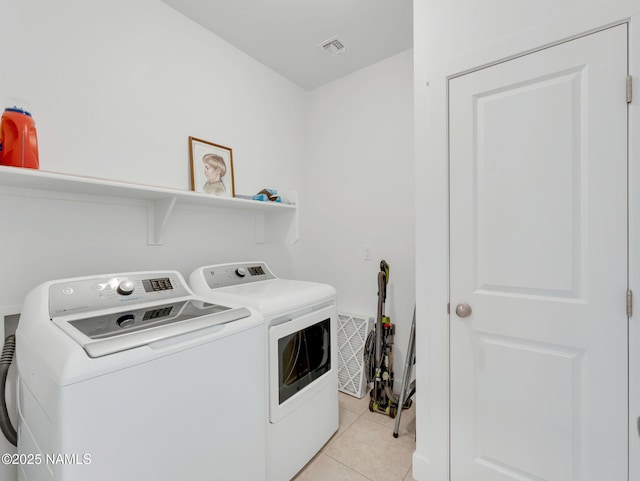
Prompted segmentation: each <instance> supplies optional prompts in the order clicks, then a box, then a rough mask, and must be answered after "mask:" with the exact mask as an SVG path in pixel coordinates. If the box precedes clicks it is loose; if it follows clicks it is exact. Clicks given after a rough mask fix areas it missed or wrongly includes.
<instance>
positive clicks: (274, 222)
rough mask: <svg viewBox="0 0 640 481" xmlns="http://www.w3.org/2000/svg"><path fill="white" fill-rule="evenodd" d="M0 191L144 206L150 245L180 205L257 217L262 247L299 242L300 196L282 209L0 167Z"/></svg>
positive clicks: (159, 238)
mask: <svg viewBox="0 0 640 481" xmlns="http://www.w3.org/2000/svg"><path fill="white" fill-rule="evenodd" d="M0 188H1V189H2V191H3V192H5V193H10V194H12V195H15V196H26V197H39V198H44V199H70V200H78V201H82V200H84V201H89V202H103V203H113V204H131V205H143V206H145V207H146V208H147V235H148V240H147V242H148V244H149V245H160V244H162V235H163V232H164V229H165V226H166V225H167V222H168V220H169V218H170V217H171V215H172V214H173V213H174V209H175V207H176V206H180V207H184V208H190V209H198V210H201V209H205V210H208V211H211V212H214V213H215V212H224V213H226V214H229V213H237V214H238V215H253V216H254V218H255V227H256V228H255V232H256V239H255V241H256V243H257V244H262V243H265V242H268V241H283V242H286V243H290V244H291V243H294V242H296V241H297V240H298V209H297V193H296V192H290V193H287V198H289V199H290V200H291V202H293V204H281V203H273V202H259V201H254V200H247V199H239V198H229V197H216V196H209V195H204V194H200V193H196V192H192V191H182V190H176V189H168V188H164V187H155V186H148V185H141V184H129V183H124V182H115V181H110V180H105V179H99V178H94V177H80V176H74V175H67V174H58V173H55V172H46V171H41V170H30V169H21V168H16V167H4V166H0Z"/></svg>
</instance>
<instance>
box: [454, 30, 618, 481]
mask: <svg viewBox="0 0 640 481" xmlns="http://www.w3.org/2000/svg"><path fill="white" fill-rule="evenodd" d="M626 74H627V30H626V26H625V25H623V26H617V27H613V28H610V29H608V30H605V31H603V32H599V33H596V34H592V35H589V36H585V37H582V38H580V39H577V40H573V41H571V42H567V43H564V44H561V45H558V46H555V47H552V48H548V49H545V50H542V51H539V52H535V53H532V54H529V55H527V56H524V57H520V58H517V59H514V60H511V61H508V62H505V63H502V64H498V65H496V66H493V67H489V68H486V69H483V70H479V71H476V72H473V73H470V74H467V75H464V76H461V77H458V78H455V79H452V80H450V84H449V95H450V248H451V251H450V255H451V261H450V262H451V265H450V269H451V278H450V283H451V285H450V296H451V305H452V315H451V318H450V330H451V338H450V342H451V351H450V356H451V373H450V374H451V393H450V394H451V398H450V399H451V420H450V422H451V479H452V480H454V481H457V480H460V481H462V480H465V481H467V480H468V481H485V480H486V481H511V480H519V481H523V480H536V481H541V480H548V481H569V480H574V481H576V480H590V481H601V480H603V479H606V480H607V481H617V480H620V481H622V480H623V479H624V480H626V479H627V464H628V463H627V461H628V460H627V359H628V356H627V316H626V310H625V292H626V289H627V138H626V132H627V104H626V98H625V90H624V80H625V77H626ZM460 303H468V304H469V305H470V306H471V307H472V313H471V315H470V316H469V317H465V318H461V317H458V316H457V315H456V314H455V313H454V309H455V306H456V305H457V304H460Z"/></svg>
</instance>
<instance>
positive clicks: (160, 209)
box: [147, 197, 176, 246]
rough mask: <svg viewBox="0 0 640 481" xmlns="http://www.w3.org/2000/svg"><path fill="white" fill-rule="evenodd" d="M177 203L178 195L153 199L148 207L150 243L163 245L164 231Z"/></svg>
mask: <svg viewBox="0 0 640 481" xmlns="http://www.w3.org/2000/svg"><path fill="white" fill-rule="evenodd" d="M175 204H176V197H165V198H162V199H157V200H154V201H152V202H151V203H150V204H149V206H148V207H147V223H148V226H147V232H148V236H149V238H148V241H147V242H148V244H149V245H151V246H154V245H155V246H157V245H162V242H161V240H162V233H163V232H164V228H165V226H166V224H167V221H168V220H169V216H170V215H171V211H173V207H174V205H175Z"/></svg>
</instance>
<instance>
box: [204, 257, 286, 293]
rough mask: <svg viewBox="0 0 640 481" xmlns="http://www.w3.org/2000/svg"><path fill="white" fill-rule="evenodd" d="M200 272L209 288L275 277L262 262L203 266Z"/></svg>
mask: <svg viewBox="0 0 640 481" xmlns="http://www.w3.org/2000/svg"><path fill="white" fill-rule="evenodd" d="M202 273H203V275H204V278H205V281H206V282H207V285H208V286H209V288H211V289H218V288H220V287H227V286H237V285H240V284H249V283H251V282H259V281H266V280H268V279H276V276H274V275H273V272H271V271H270V270H269V268H268V267H267V264H265V263H264V262H239V263H237V264H223V265H218V266H211V267H205V268H204V269H203V270H202Z"/></svg>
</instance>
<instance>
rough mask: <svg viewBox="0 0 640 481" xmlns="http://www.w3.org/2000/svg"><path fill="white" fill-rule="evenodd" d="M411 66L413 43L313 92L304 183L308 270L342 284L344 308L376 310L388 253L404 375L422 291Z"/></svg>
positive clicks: (398, 363) (397, 352) (397, 353)
mask: <svg viewBox="0 0 640 481" xmlns="http://www.w3.org/2000/svg"><path fill="white" fill-rule="evenodd" d="M412 75H413V59H412V51H411V50H407V51H405V52H402V53H399V54H397V55H394V56H392V57H390V58H388V59H386V60H383V61H381V62H378V63H376V64H374V65H372V66H370V67H367V68H364V69H361V70H359V71H357V72H355V73H353V74H351V75H349V76H346V77H344V78H342V79H339V80H336V81H334V82H332V83H329V84H327V85H325V86H323V87H320V88H318V89H316V90H314V91H313V92H312V93H311V98H310V107H309V147H308V149H309V154H308V157H309V162H308V163H307V165H306V168H305V171H304V178H305V179H306V183H305V186H304V189H302V190H303V194H304V198H303V199H302V202H303V203H302V206H303V208H304V215H303V216H302V218H301V232H302V234H301V235H302V237H303V239H304V253H305V255H304V256H303V257H302V258H301V262H300V265H301V266H303V270H302V271H301V273H300V274H301V276H308V277H310V278H317V279H319V280H322V281H324V282H327V283H329V284H332V285H334V286H335V287H336V288H337V290H338V309H339V311H341V312H346V313H353V314H364V315H369V316H372V317H374V318H375V317H376V309H377V292H378V285H377V275H378V272H379V271H380V261H381V260H382V259H385V260H386V261H387V262H388V263H389V265H390V276H389V287H388V293H387V305H386V314H387V315H389V316H390V317H391V320H392V322H394V323H395V324H396V333H397V334H396V339H395V342H396V345H395V346H394V366H395V373H396V378H397V379H398V380H400V379H401V377H402V367H403V365H404V357H405V356H404V354H405V351H406V349H407V342H408V338H409V329H410V326H411V316H412V313H413V305H414V299H415V297H414V290H415V283H414V273H415V270H414V225H413V220H414V214H413V195H414V185H413V78H412ZM364 246H370V247H371V258H372V259H371V260H364ZM399 388H400V382H398V383H396V389H398V390H399Z"/></svg>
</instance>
